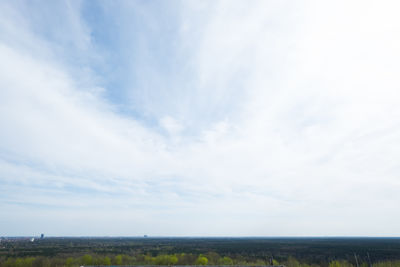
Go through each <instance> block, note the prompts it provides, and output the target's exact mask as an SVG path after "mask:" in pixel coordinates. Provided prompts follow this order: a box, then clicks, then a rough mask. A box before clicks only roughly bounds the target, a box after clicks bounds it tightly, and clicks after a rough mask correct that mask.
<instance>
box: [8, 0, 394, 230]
mask: <svg viewBox="0 0 400 267" xmlns="http://www.w3.org/2000/svg"><path fill="white" fill-rule="evenodd" d="M155 3H156V2H152V3H147V2H124V1H121V2H113V3H112V4H110V3H107V2H104V3H103V2H98V3H87V2H79V1H77V2H73V3H71V2H65V3H61V4H60V5H59V6H58V5H56V6H46V7H42V6H40V5H39V6H37V7H32V6H31V4H29V3H27V2H17V3H12V4H10V3H2V4H1V8H0V10H3V11H2V12H1V13H2V15H1V16H0V17H1V20H0V36H1V37H0V88H1V89H0V128H1V131H0V192H1V196H0V207H1V209H0V217H1V218H3V219H1V220H0V226H1V227H0V229H2V232H0V235H31V234H34V233H40V232H44V231H45V232H46V233H47V234H49V235H142V234H144V233H147V234H151V235H234V236H245V235H268V236H275V235H294V236H301V235H324V236H325V235H371V236H382V235H383V236H393V235H398V230H397V225H398V223H399V222H400V221H399V220H400V217H399V216H398V215H397V214H396V213H395V212H394V210H396V203H398V202H399V201H400V199H399V197H398V194H396V192H398V190H399V189H400V188H399V187H400V183H399V180H398V177H399V174H400V169H399V164H398V162H397V161H396V159H397V158H398V157H399V154H400V146H399V145H398V144H399V143H400V142H399V141H400V140H399V139H400V120H399V118H400V108H399V107H398V103H399V102H400V94H399V93H398V88H399V85H400V80H399V78H398V73H399V66H398V64H397V63H398V62H399V59H400V53H399V51H398V49H397V47H399V45H400V38H399V35H398V34H397V31H398V28H399V26H400V21H399V19H398V18H397V16H396V14H395V13H394V10H396V8H395V7H394V6H395V5H397V4H396V3H395V2H390V1H387V2H385V3H382V4H380V5H376V4H375V3H372V2H371V3H369V2H368V3H365V2H363V4H361V3H358V4H356V5H354V6H351V5H348V4H346V6H347V8H345V9H344V8H343V5H344V4H345V3H344V2H335V3H315V2H305V3H302V4H301V5H300V4H299V3H293V2H290V1H287V2H286V1H283V2H279V3H273V2H258V1H255V2H252V3H250V4H249V3H247V2H246V3H245V2H243V1H230V2H228V1H219V2H207V1H204V2H197V3H194V2H193V3H189V2H180V1H176V2H173V3H171V4H169V5H168V6H163V5H165V4H161V6H157V5H154V4H155ZM28 10H29V12H28ZM59 18H60V19H59ZM110 25H112V26H113V28H112V29H111V28H110ZM28 218H29V225H27V223H26V221H27V219H28ZM82 222H84V223H83V224H84V225H82ZM94 224H95V225H96V227H92V226H93V225H94ZM88 225H91V226H90V227H89V226H88ZM110 225H113V227H109V226H110Z"/></svg>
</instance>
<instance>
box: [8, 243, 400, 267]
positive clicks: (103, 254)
mask: <svg viewBox="0 0 400 267" xmlns="http://www.w3.org/2000/svg"><path fill="white" fill-rule="evenodd" d="M85 257H86V258H85ZM201 257H203V261H202V262H201V261H199V259H200V260H201ZM204 258H206V260H207V261H206V260H205V259H204ZM27 259H30V260H29V261H30V262H29V261H28V260H27ZM272 259H273V260H274V264H285V265H287V266H293V265H295V266H296V265H297V266H312V265H315V266H316V265H319V266H328V265H329V264H331V265H332V262H334V261H336V262H338V263H341V264H342V265H346V264H348V265H349V266H350V265H353V266H357V264H358V265H359V266H370V265H371V264H373V265H376V264H378V263H380V262H389V261H391V262H392V265H393V264H395V261H397V260H400V238H150V237H149V238H125V237H121V238H106V237H96V238H85V237H81V238H69V237H49V238H44V239H39V240H35V241H34V242H31V241H30V240H29V239H28V238H8V239H3V240H2V242H1V243H0V263H1V264H2V266H18V264H19V266H35V263H37V264H36V265H38V266H45V265H47V266H62V265H70V266H74V265H81V264H84V263H86V264H99V265H108V264H131V265H150V264H155V265H192V264H197V265H201V264H207V265H217V264H221V265H268V264H270V263H271V260H272ZM18 260H19V261H18ZM24 263H25V264H24Z"/></svg>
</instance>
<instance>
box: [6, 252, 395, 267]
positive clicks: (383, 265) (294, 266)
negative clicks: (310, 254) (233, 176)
mask: <svg viewBox="0 0 400 267" xmlns="http://www.w3.org/2000/svg"><path fill="white" fill-rule="evenodd" d="M271 263H272V264H273V265H285V266H286V267H357V266H356V265H354V264H353V263H351V262H349V261H346V260H334V261H331V262H327V263H325V264H322V265H320V264H315V263H313V264H309V263H304V262H300V261H298V260H297V259H295V258H293V257H289V258H288V259H286V260H284V261H281V262H278V261H277V260H275V259H267V260H266V259H256V260H253V261H247V260H246V259H245V258H244V257H236V258H230V257H228V256H220V255H219V254H217V253H215V252H209V253H206V254H200V255H196V254H191V253H189V254H186V253H179V254H170V255H169V254H161V255H157V256H151V255H149V254H147V255H146V254H137V255H126V254H120V255H108V256H104V255H98V254H93V255H91V254H85V255H82V256H75V257H71V256H69V257H66V256H65V257H62V256H57V257H44V256H38V257H16V258H15V257H9V258H6V257H2V258H0V266H1V267H3V266H4V267H42V266H43V267H57V266H84V265H86V266H87V265H102V266H111V265H114V266H115V265H169V266H172V265H197V266H202V265H219V266H221V265H224V266H232V265H248V266H263V265H270V264H271ZM358 265H359V266H358V267H400V260H397V261H396V260H395V261H382V262H376V263H373V264H370V263H369V262H359V263H358Z"/></svg>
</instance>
